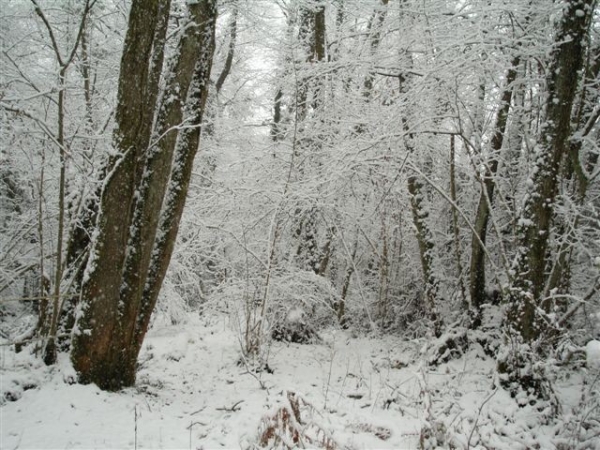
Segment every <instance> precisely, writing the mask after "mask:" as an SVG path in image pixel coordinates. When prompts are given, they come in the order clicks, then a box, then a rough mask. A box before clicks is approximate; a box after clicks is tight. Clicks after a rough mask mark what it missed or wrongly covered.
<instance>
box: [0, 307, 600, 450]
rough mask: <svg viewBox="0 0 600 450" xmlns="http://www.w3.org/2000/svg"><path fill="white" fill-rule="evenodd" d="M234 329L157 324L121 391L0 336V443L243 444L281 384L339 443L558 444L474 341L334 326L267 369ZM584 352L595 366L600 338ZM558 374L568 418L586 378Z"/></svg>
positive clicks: (215, 324) (273, 359)
mask: <svg viewBox="0 0 600 450" xmlns="http://www.w3.org/2000/svg"><path fill="white" fill-rule="evenodd" d="M234 329H235V327H234V326H233V325H232V324H231V323H230V320H229V318H228V317H225V316H219V317H211V318H202V317H199V316H194V317H192V318H190V319H188V321H187V323H186V324H183V325H182V324H178V325H173V326H162V327H160V328H157V329H153V330H151V331H150V332H149V335H148V337H147V339H146V342H145V344H144V347H143V349H142V353H141V355H140V368H139V372H138V379H137V384H136V386H135V387H134V388H129V389H126V390H123V391H122V392H118V393H107V392H103V391H101V390H99V389H98V388H97V387H96V386H94V385H88V386H82V385H78V384H74V383H73V381H74V379H75V373H74V371H73V369H72V367H71V366H70V364H69V361H68V359H67V357H66V356H65V355H61V359H60V362H59V364H58V365H57V366H54V367H51V368H47V367H45V366H44V365H43V363H41V362H40V360H39V358H37V357H35V356H34V355H32V354H30V353H29V352H27V350H25V351H23V352H22V353H19V354H15V353H14V352H12V351H11V350H9V349H8V348H7V347H3V351H2V362H1V370H2V372H1V373H2V377H1V378H2V393H3V405H2V408H1V409H0V412H1V423H2V430H1V433H0V447H1V448H3V449H28V448H53V449H73V448H97V449H99V448H140V449H142V448H148V449H176V448H177V449H179V448H183V449H189V448H193V449H200V448H202V449H208V448H227V449H232V448H250V447H251V446H252V445H253V444H256V443H257V441H258V438H259V434H260V432H261V430H263V431H264V429H265V427H267V426H268V424H269V423H274V420H275V419H274V417H276V416H277V414H278V412H279V413H280V414H281V411H282V410H283V409H286V408H287V410H288V411H289V410H290V408H291V407H290V401H289V399H290V397H289V395H290V394H288V393H293V394H291V395H292V398H297V399H299V400H298V402H299V405H300V406H301V408H300V414H301V420H302V424H301V425H300V424H297V425H298V426H302V427H304V428H303V429H304V430H306V433H307V435H309V434H310V435H311V436H313V437H314V436H321V438H323V439H325V438H324V437H323V436H327V438H328V439H331V441H332V442H335V443H336V445H337V446H338V448H344V449H356V450H358V449H371V448H379V449H399V448H402V449H416V448H419V439H420V436H421V433H422V430H425V429H428V430H430V431H428V432H427V433H428V434H427V435H426V441H427V442H428V443H430V444H432V446H435V445H437V446H438V447H439V448H447V447H448V446H450V445H453V446H454V448H457V449H466V448H471V449H478V448H479V449H483V448H495V449H507V450H508V449H511V450H512V449H519V448H527V447H530V448H532V447H535V446H536V445H538V446H539V448H554V446H555V444H556V443H557V442H558V441H557V439H559V438H561V439H562V437H561V436H560V433H559V432H558V431H557V430H564V429H566V425H564V426H563V428H561V427H560V426H557V424H556V423H554V424H552V425H550V424H544V419H543V418H544V414H543V412H540V411H538V409H539V408H537V407H533V406H529V405H527V404H526V405H524V406H523V407H519V405H518V399H513V398H511V396H510V394H509V393H508V392H506V391H504V390H502V389H501V388H499V387H497V386H496V384H497V383H495V381H494V373H495V361H494V360H493V359H490V358H488V357H485V355H484V352H483V351H482V349H481V348H479V347H477V346H476V345H472V346H471V348H469V350H468V351H467V352H465V354H464V355H463V357H461V358H459V359H455V360H451V361H450V362H448V363H446V364H442V365H439V366H437V367H432V366H428V365H426V364H424V363H423V362H422V361H423V360H424V358H423V355H422V354H421V349H423V348H425V347H426V346H425V345H424V344H425V341H424V340H414V341H406V340H402V339H400V338H399V337H394V336H386V337H378V338H377V339H375V338H370V337H352V336H351V335H350V334H349V333H347V332H346V331H344V330H339V329H331V330H329V331H327V332H323V333H322V334H321V337H322V343H320V344H314V345H297V344H285V343H273V344H272V346H271V348H270V350H269V352H268V353H269V360H268V365H269V367H270V368H271V369H272V371H273V373H269V372H267V371H262V372H256V371H254V370H253V369H252V367H249V366H246V365H245V364H243V363H240V351H239V336H237V335H236V332H235V331H234ZM590 355H591V356H590ZM590 360H591V361H594V363H600V342H598V341H592V342H591V343H590V344H588V361H590ZM566 380H568V381H565V382H563V383H562V384H560V383H558V386H557V392H558V393H559V395H560V396H561V398H562V399H563V403H562V407H563V409H564V410H565V411H566V412H570V413H571V417H572V418H573V420H576V418H577V411H578V410H577V408H578V406H580V405H579V404H578V401H579V399H580V398H581V390H580V389H581V386H582V385H583V383H582V379H581V377H580V376H579V375H577V374H576V375H574V376H571V377H569V378H568V379H566ZM9 393H11V394H14V395H15V397H18V398H14V399H11V398H8V396H9ZM12 400H14V401H12ZM582 414H583V412H582ZM565 423H566V422H565ZM136 430H137V431H136ZM557 436H558V437H557ZM314 446H315V447H314V448H319V447H318V445H317V444H316V443H315V444H314ZM268 448H274V447H268ZM280 448H281V447H280ZM311 448H313V447H311ZM432 448H434V447H432ZM565 448H566V447H565Z"/></svg>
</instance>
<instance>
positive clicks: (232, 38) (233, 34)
mask: <svg viewBox="0 0 600 450" xmlns="http://www.w3.org/2000/svg"><path fill="white" fill-rule="evenodd" d="M231 14H232V17H231V22H230V23H229V46H228V48H227V56H226V57H225V64H224V65H223V70H221V73H220V75H219V78H217V81H216V83H215V90H216V91H217V96H218V95H219V92H221V89H222V88H223V85H224V84H225V80H226V79H227V77H228V76H229V74H230V73H231V67H232V66H233V57H234V55H235V46H236V42H237V17H238V6H237V1H235V2H234V4H233V11H232V13H231Z"/></svg>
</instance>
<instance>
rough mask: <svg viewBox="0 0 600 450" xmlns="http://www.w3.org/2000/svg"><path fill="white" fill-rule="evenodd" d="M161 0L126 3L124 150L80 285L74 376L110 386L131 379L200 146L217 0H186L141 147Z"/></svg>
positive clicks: (119, 134)
mask: <svg viewBox="0 0 600 450" xmlns="http://www.w3.org/2000/svg"><path fill="white" fill-rule="evenodd" d="M164 1H165V0H163V2H162V3H161V2H160V0H144V1H141V0H137V1H134V2H133V4H132V8H131V13H130V20H129V28H128V31H127V36H126V39H125V46H124V53H123V59H122V61H121V74H120V77H119V102H118V106H117V115H116V119H117V128H116V131H115V140H114V141H115V147H116V148H117V149H118V150H120V152H121V154H122V156H121V158H120V159H118V160H114V161H113V164H112V170H111V172H110V174H109V176H108V178H107V180H106V183H105V188H104V191H103V194H102V199H101V211H100V214H99V218H98V225H97V226H98V232H97V233H98V237H97V240H96V241H95V243H94V248H93V252H92V256H91V257H90V262H89V264H88V268H87V273H86V275H87V276H86V279H85V280H84V283H83V287H82V308H81V311H82V318H81V319H80V320H79V323H78V324H77V329H78V333H77V334H76V335H75V337H74V340H73V352H72V360H73V365H74V367H75V369H76V370H77V371H78V372H79V375H80V381H82V382H84V383H88V382H94V383H96V384H97V385H98V386H100V387H101V388H102V389H107V390H117V389H120V388H122V387H124V386H130V385H132V384H133V383H134V382H135V364H136V360H137V355H138V353H139V350H140V348H141V344H142V341H143V338H144V336H145V333H146V331H147V327H148V323H149V318H150V314H151V312H152V309H153V308H154V305H155V303H156V298H157V297H158V292H159V291H160V287H161V284H162V280H163V277H164V273H165V272H166V266H167V265H168V263H169V260H170V256H171V252H172V248H173V245H174V241H175V238H176V235H177V231H178V227H177V225H178V222H179V218H180V217H181V212H182V209H183V204H184V201H185V195H186V193H187V186H188V182H189V174H190V173H191V164H192V162H193V156H194V155H195V153H196V151H197V148H198V142H199V132H200V120H201V118H202V114H203V110H204V105H205V101H206V92H207V88H208V76H209V74H210V65H211V63H212V54H213V51H214V27H215V20H216V7H215V2H214V1H212V0H211V1H209V0H207V1H203V2H199V3H189V4H188V8H189V20H190V23H189V25H188V26H186V27H185V31H184V32H183V35H182V37H181V40H180V44H179V48H178V52H177V53H176V56H175V60H174V63H173V65H172V66H171V69H172V70H171V72H170V73H169V74H168V75H167V77H166V78H167V81H166V84H167V88H166V92H165V95H164V96H163V100H164V101H163V103H162V106H161V108H160V110H159V113H158V114H159V115H158V118H157V120H156V122H157V137H159V138H160V139H158V141H157V142H155V143H154V144H153V145H152V146H151V147H150V149H147V143H148V141H149V137H148V131H149V129H148V128H147V127H145V125H146V123H145V122H144V121H145V120H148V118H149V117H152V116H153V115H154V113H153V111H154V105H153V98H154V99H155V98H156V96H154V92H153V91H152V92H150V91H151V90H152V89H153V86H154V80H156V79H157V78H155V76H156V73H155V72H152V70H157V69H156V68H157V67H158V65H157V64H152V58H153V55H156V51H154V52H153V51H152V49H153V46H159V45H160V46H162V43H161V42H160V40H158V39H156V32H157V30H158V28H159V27H160V20H159V8H160V7H161V6H162V7H164V6H165V5H168V4H167V3H164ZM190 85H191V88H190ZM188 88H189V95H188ZM186 100H187V103H188V105H189V106H188V110H187V111H186V114H185V120H183V119H184V114H183V107H184V104H185V102H186ZM194 108H195V109H194ZM142 122H144V123H142ZM182 122H183V123H185V125H186V127H183V128H182V129H181V131H179V139H177V133H176V132H175V131H174V130H175V129H178V125H180V124H181V123H182ZM176 144H177V147H176ZM166 191H167V193H166V195H165V192H166ZM159 217H160V219H159ZM124 219H125V220H124Z"/></svg>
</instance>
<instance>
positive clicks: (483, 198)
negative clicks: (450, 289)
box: [469, 56, 520, 327]
mask: <svg viewBox="0 0 600 450" xmlns="http://www.w3.org/2000/svg"><path fill="white" fill-rule="evenodd" d="M519 64H520V58H519V57H518V56H517V57H515V58H514V59H513V60H512V63H511V67H510V69H509V70H508V72H507V74H506V85H505V86H504V91H503V92H502V96H501V100H500V101H501V103H500V106H499V108H498V113H497V115H496V124H495V129H494V135H493V137H492V142H491V146H490V153H491V159H490V160H489V161H488V163H487V164H486V166H485V174H484V176H483V180H482V189H481V194H480V196H479V203H478V204H477V213H476V215H475V223H474V228H475V233H474V234H473V238H472V240H471V268H470V285H469V291H470V295H471V309H472V314H473V323H472V326H473V327H478V326H479V325H480V323H481V306H482V305H483V304H484V303H485V301H486V292H485V287H486V283H485V249H484V248H483V245H485V243H486V238H487V226H488V222H489V219H490V213H491V208H492V204H493V201H494V190H495V187H496V181H495V176H496V172H497V171H498V158H499V156H500V151H501V150H502V143H503V142H504V133H505V132H506V124H507V122H508V113H509V110H510V104H511V99H512V93H513V86H512V85H513V83H514V81H515V79H516V77H517V68H518V66H519Z"/></svg>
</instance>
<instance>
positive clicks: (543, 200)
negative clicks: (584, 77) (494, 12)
mask: <svg viewBox="0 0 600 450" xmlns="http://www.w3.org/2000/svg"><path fill="white" fill-rule="evenodd" d="M593 4H594V0H569V1H567V2H566V8H565V10H564V15H563V17H562V20H561V23H560V28H559V30H558V33H557V36H556V41H555V42H556V45H555V48H554V51H553V52H552V59H551V64H550V67H549V68H548V80H547V85H548V86H547V89H548V99H547V106H546V113H545V121H544V125H543V129H542V130H541V138H540V142H539V145H538V148H537V149H536V152H535V155H534V156H535V170H534V173H535V175H534V178H533V180H532V182H533V183H532V189H531V190H530V192H529V194H528V196H527V199H526V202H525V205H524V208H523V212H522V217H521V220H520V225H519V228H520V230H519V231H520V242H519V244H520V245H519V249H520V250H519V254H518V255H517V258H516V261H515V264H514V272H515V277H514V279H513V282H512V287H511V291H510V293H509V295H510V305H509V310H508V313H507V319H508V322H509V323H510V325H511V326H512V327H513V328H514V329H515V330H516V331H518V333H519V334H520V335H521V337H522V338H523V340H524V341H525V342H531V341H534V340H536V339H537V338H538V337H540V335H541V333H542V332H543V331H544V329H545V326H544V321H543V320H541V317H540V312H539V310H538V307H539V306H540V300H541V297H542V294H543V289H544V285H545V282H546V275H547V274H546V266H547V250H548V241H549V236H550V233H551V231H552V230H551V225H552V219H553V215H554V202H555V199H556V195H557V193H558V186H559V183H560V167H561V162H562V160H563V158H564V157H565V156H566V155H567V153H568V150H569V139H570V137H571V116H572V114H571V112H572V106H573V102H574V99H575V97H576V93H577V85H578V83H577V80H579V79H580V76H579V72H580V70H581V69H582V67H583V57H584V43H585V41H586V35H587V32H588V26H589V21H590V18H591V16H592V13H593V8H592V6H593Z"/></svg>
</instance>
